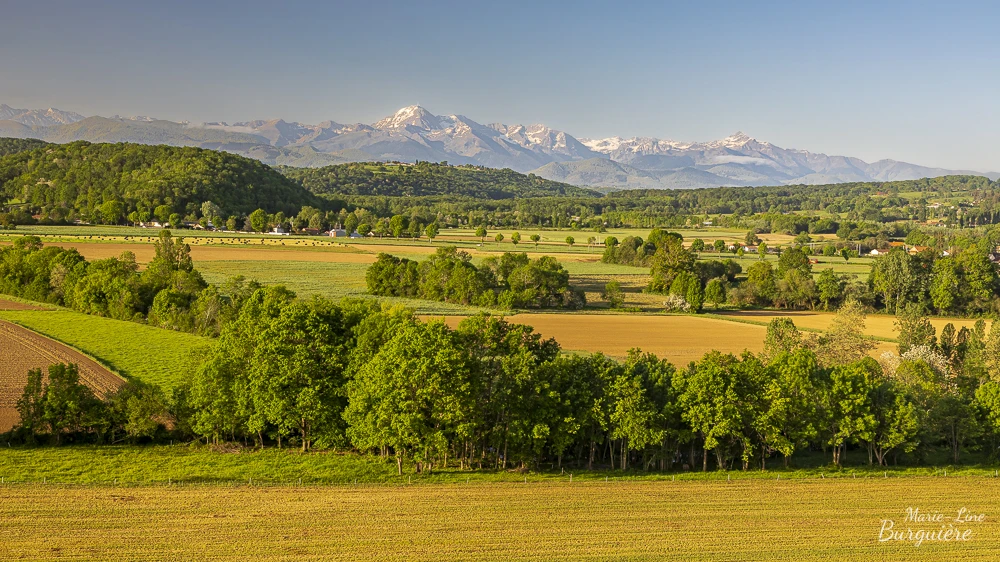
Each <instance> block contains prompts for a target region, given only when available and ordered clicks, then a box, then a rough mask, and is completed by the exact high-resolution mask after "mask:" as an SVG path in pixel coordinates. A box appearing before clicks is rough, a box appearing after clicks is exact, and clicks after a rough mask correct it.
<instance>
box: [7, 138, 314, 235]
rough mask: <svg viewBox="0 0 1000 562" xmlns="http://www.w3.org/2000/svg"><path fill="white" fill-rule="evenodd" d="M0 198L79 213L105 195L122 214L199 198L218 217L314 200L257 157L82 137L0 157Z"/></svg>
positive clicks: (185, 209) (89, 213)
mask: <svg viewBox="0 0 1000 562" xmlns="http://www.w3.org/2000/svg"><path fill="white" fill-rule="evenodd" d="M3 142H5V143H6V142H7V141H6V140H4V141H3ZM36 142H37V141H36ZM0 146H3V145H0ZM4 201H16V202H20V203H24V204H26V205H27V207H28V209H27V210H29V211H30V212H32V213H43V214H45V215H49V216H51V215H57V216H58V215H61V216H68V217H74V216H75V217H80V218H83V219H84V220H89V219H90V218H91V217H93V216H94V214H95V213H97V210H98V209H99V208H100V207H101V206H102V205H103V204H104V203H106V202H111V201H117V202H120V203H121V204H122V207H123V215H127V214H129V213H130V212H132V211H140V212H141V211H143V210H147V211H153V210H154V209H155V208H157V207H159V206H161V205H166V206H168V207H169V208H170V210H171V211H172V212H174V213H178V214H180V215H182V216H188V215H192V214H194V213H196V212H197V211H198V209H199V208H200V206H201V204H202V203H203V202H205V201H211V202H213V203H215V204H216V205H218V206H219V207H220V210H221V215H222V216H229V215H242V214H246V213H250V212H251V211H253V210H254V209H257V208H262V209H265V210H266V211H268V212H271V213H274V212H278V211H283V212H285V213H288V214H293V213H297V212H299V210H300V209H301V208H302V206H303V205H314V206H319V204H320V200H319V199H318V198H317V197H316V196H314V195H313V194H311V193H309V192H308V191H306V190H305V189H303V188H302V187H301V186H300V185H298V184H297V183H296V182H294V181H292V180H290V179H289V178H287V177H285V176H284V175H282V174H279V173H278V172H277V171H275V170H273V169H272V168H270V167H268V166H267V165H265V164H262V163H260V162H259V161H257V160H252V159H249V158H244V157H242V156H236V155H234V154H229V153H227V152H217V151H213V150H204V149H200V148H192V147H175V146H165V145H143V144H128V143H119V144H91V143H88V142H84V141H79V142H73V143H70V144H62V145H55V144H53V145H45V146H43V147H41V148H36V149H34V150H29V151H24V152H17V153H14V154H9V155H7V156H4V157H2V158H0V203H3V202H4Z"/></svg>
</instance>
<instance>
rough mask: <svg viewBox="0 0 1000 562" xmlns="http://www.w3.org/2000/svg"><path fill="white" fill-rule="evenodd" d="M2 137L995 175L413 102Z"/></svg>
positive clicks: (694, 179) (501, 159) (582, 179)
mask: <svg viewBox="0 0 1000 562" xmlns="http://www.w3.org/2000/svg"><path fill="white" fill-rule="evenodd" d="M0 136H12V137H35V138H41V139H43V140H50V141H53V142H68V141H72V140H90V141H95V142H120V141H126V142H140V143H150V144H155V143H167V144H175V145H184V146H201V147H204V148H212V149H217V150H227V151H230V152H235V153H238V154H242V155H245V156H249V157H252V158H257V159H259V160H262V161H264V162H266V163H268V164H287V165H293V166H323V165H327V164H337V163H343V162H356V161H372V160H399V161H406V162H413V161H415V160H429V161H435V162H439V161H444V160H446V161H448V162H450V163H453V164H476V165H481V166H488V167H493V168H512V169H514V170H517V171H519V172H529V171H530V172H533V173H535V174H537V175H539V176H542V177H545V178H549V179H555V180H559V181H564V182H567V183H572V184H576V185H584V186H596V187H605V188H613V189H629V188H693V187H714V186H722V185H776V184H798V183H812V184H817V183H836V182H846V181H885V180H896V179H916V178H921V177H933V176H941V175H947V174H976V175H988V176H990V177H993V178H994V179H995V178H996V177H997V174H980V173H978V172H969V171H965V170H944V169H939V168H926V167H923V166H916V165H913V164H907V163H905V162H897V161H895V160H882V161H879V162H874V163H867V162H865V161H863V160H860V159H858V158H852V157H847V156H828V155H826V154H819V153H812V152H808V151H804V150H793V149H785V148H781V147H779V146H775V145H773V144H771V143H769V142H765V141H760V140H757V139H755V138H753V137H751V136H749V135H747V134H745V133H742V132H737V133H735V134H733V135H730V136H728V137H726V138H724V139H720V140H714V141H709V142H688V141H675V140H664V139H657V138H650V137H632V138H623V137H609V138H605V139H577V138H575V137H573V136H572V135H570V134H569V133H566V132H564V131H559V130H555V129H551V128H549V127H547V126H545V125H541V124H530V125H520V124H514V125H507V124H503V123H490V124H482V123H478V122H476V121H473V120H472V119H469V118H468V117H465V116H463V115H435V114H433V113H431V112H430V111H428V110H427V109H425V108H423V107H421V106H419V105H411V106H407V107H404V108H402V109H400V110H398V111H396V112H395V113H393V114H391V115H388V116H386V117H384V118H383V119H380V120H378V121H376V122H375V123H372V124H364V123H354V124H347V125H345V124H341V123H338V122H336V121H325V122H322V123H319V124H316V125H311V124H304V123H296V122H289V121H285V120H282V119H267V120H263V119H262V120H252V121H242V122H237V123H225V122H212V123H200V124H191V123H187V122H181V123H176V122H171V121H164V120H160V119H152V118H149V117H127V118H123V117H118V116H115V117H113V118H104V117H88V118H84V117H83V116H82V115H79V114H76V113H71V112H66V111H60V110H56V109H48V110H24V109H15V108H11V107H9V106H7V105H0Z"/></svg>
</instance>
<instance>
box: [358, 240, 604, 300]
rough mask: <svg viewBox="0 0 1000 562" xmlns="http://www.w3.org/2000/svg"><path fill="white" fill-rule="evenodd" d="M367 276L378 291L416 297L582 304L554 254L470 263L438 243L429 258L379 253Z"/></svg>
mask: <svg viewBox="0 0 1000 562" xmlns="http://www.w3.org/2000/svg"><path fill="white" fill-rule="evenodd" d="M365 280H366V283H367V285H368V292H369V293H371V294H373V295H378V296H393V297H413V298H423V299H429V300H437V301H444V302H453V303H461V304H474V305H479V306H487V307H500V308H507V309H510V308H581V307H583V306H584V305H585V304H586V298H585V297H584V295H583V292H582V291H581V290H579V289H576V288H574V287H572V286H570V284H569V272H567V271H566V270H565V269H563V267H562V265H561V264H560V263H559V262H558V261H557V260H556V259H555V258H553V257H551V256H542V257H540V258H537V259H530V258H528V256H527V254H525V253H511V252H505V253H504V254H503V255H501V256H491V257H489V258H486V259H484V260H483V263H482V265H481V266H479V267H476V266H475V265H473V263H472V256H471V255H469V254H468V253H467V252H463V251H460V250H458V249H456V248H454V247H449V248H438V249H437V251H436V252H435V254H434V255H432V256H431V257H429V258H428V259H427V260H425V261H423V262H420V263H417V262H415V261H413V260H409V259H406V258H399V257H396V256H392V255H389V254H379V256H378V258H377V259H376V261H375V263H374V264H372V265H371V266H370V267H369V268H368V271H367V273H366V274H365Z"/></svg>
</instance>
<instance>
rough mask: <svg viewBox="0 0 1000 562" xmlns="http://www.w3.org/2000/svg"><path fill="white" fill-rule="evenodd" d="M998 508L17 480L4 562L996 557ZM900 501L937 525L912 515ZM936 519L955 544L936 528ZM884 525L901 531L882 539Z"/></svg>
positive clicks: (555, 488) (840, 491) (714, 485)
mask: <svg viewBox="0 0 1000 562" xmlns="http://www.w3.org/2000/svg"><path fill="white" fill-rule="evenodd" d="M998 501H1000V482H998V480H997V479H993V478H981V477H980V478H975V477H961V478H955V477H952V478H929V477H928V478H888V479H883V478H859V479H849V478H838V479H825V480H820V479H810V480H733V481H732V482H727V481H725V480H711V481H677V482H671V481H630V482H621V481H618V482H616V481H611V482H607V483H604V482H588V483H573V484H571V483H568V482H560V483H552V482H546V483H538V482H528V483H525V484H522V483H517V484H511V483H486V484H484V483H472V484H434V485H419V486H417V485H415V486H336V487H248V486H237V487H223V486H189V485H185V486H161V487H138V488H114V487H73V486H55V485H48V486H46V485H41V484H39V485H9V484H8V485H6V486H2V487H0V521H3V533H4V540H3V541H0V559H4V560H12V559H35V560H48V559H54V558H61V557H66V558H73V559H79V558H85V559H94V560H153V559H158V560H163V559H170V560H190V559H198V560H222V559H226V560H251V559H252V560H287V559H310V560H545V561H549V560H684V561H692V560H695V561H698V560H746V561H750V560H754V561H756V560H789V561H792V560H794V561H810V560H838V561H854V560H858V561H860V560H866V561H867V560H997V559H1000V515H998V513H997V512H996V507H995V506H996V505H997V504H998ZM907 509H910V513H911V514H912V513H914V512H913V510H917V512H916V513H918V514H926V515H929V516H932V517H937V516H938V515H937V514H940V518H941V520H940V521H923V522H918V521H907ZM963 509H964V511H962V510H963ZM960 513H961V514H962V515H961V516H960V515H959V514H960ZM979 516H983V517H982V518H981V520H978V519H979ZM944 518H947V519H944ZM890 521H891V523H887V522H890ZM886 527H891V529H890V531H887V530H886ZM942 528H944V529H945V530H948V529H949V528H951V529H956V530H958V531H959V533H960V534H959V535H958V536H959V537H962V538H959V539H957V540H956V539H955V538H954V536H955V534H954V533H953V534H951V535H948V536H949V537H951V538H950V540H944V538H943V537H944V536H945V535H944V533H938V534H937V535H934V534H929V533H928V532H933V531H938V530H940V529H942ZM907 529H909V530H910V531H912V533H913V538H910V537H909V535H907V534H906V530H907ZM891 531H896V532H897V533H898V532H902V534H903V536H902V537H901V538H902V539H903V540H881V541H880V540H879V539H880V536H881V537H882V538H887V537H894V536H895V537H899V535H898V534H897V535H892V534H891ZM921 532H923V533H922V534H920V533H921ZM920 537H923V540H921V539H920ZM918 542H919V546H918V545H917V544H918Z"/></svg>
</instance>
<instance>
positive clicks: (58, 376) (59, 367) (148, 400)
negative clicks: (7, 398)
mask: <svg viewBox="0 0 1000 562" xmlns="http://www.w3.org/2000/svg"><path fill="white" fill-rule="evenodd" d="M16 408H17V412H18V414H19V416H20V424H19V425H18V426H17V427H16V428H14V430H13V431H12V432H11V437H12V438H13V439H21V440H23V441H25V442H28V443H36V442H38V441H39V439H40V438H42V437H43V436H45V437H48V438H50V439H51V440H52V441H53V442H54V443H55V444H60V443H62V442H64V440H67V439H68V440H83V439H89V440H91V441H95V442H97V443H104V444H116V443H121V442H123V441H129V442H133V443H135V442H139V441H147V440H151V439H157V438H161V439H162V438H165V437H167V436H168V435H169V432H168V430H167V427H166V426H167V425H171V426H172V425H173V424H172V423H171V419H170V411H169V400H168V399H167V398H166V397H165V396H164V395H163V393H162V392H161V391H160V390H159V389H158V388H156V387H152V386H148V385H143V384H140V383H136V382H128V383H125V384H124V385H123V386H122V387H121V388H119V389H118V390H116V391H114V392H111V393H109V394H108V395H106V396H97V395H95V394H94V392H93V391H92V390H91V389H90V388H89V387H88V386H86V385H85V384H83V383H82V382H81V381H80V373H79V370H78V368H77V366H76V365H75V364H63V363H56V364H53V365H50V366H49V368H48V373H47V376H46V374H43V373H42V370H41V369H32V370H31V371H29V372H28V378H27V383H26V384H25V387H24V391H23V392H22V394H21V397H20V398H19V399H18V400H17V405H16Z"/></svg>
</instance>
